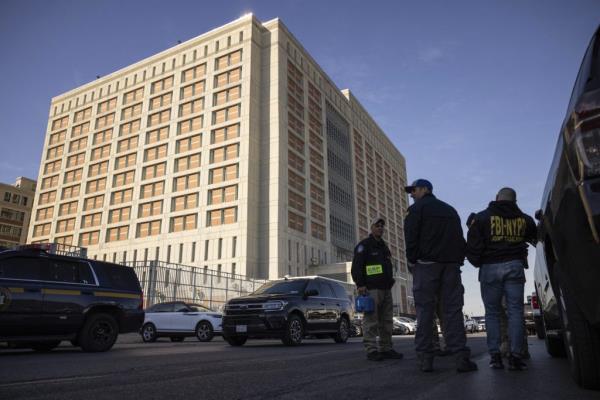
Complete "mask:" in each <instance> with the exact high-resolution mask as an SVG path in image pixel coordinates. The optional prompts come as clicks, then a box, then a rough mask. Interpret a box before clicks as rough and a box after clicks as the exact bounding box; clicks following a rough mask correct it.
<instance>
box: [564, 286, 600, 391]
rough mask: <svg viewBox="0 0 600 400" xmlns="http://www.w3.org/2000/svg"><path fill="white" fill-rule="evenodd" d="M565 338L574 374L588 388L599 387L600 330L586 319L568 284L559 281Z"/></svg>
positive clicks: (577, 380)
mask: <svg viewBox="0 0 600 400" xmlns="http://www.w3.org/2000/svg"><path fill="white" fill-rule="evenodd" d="M559 293H560V296H559V299H558V303H559V306H560V314H561V319H562V322H563V328H564V331H563V332H564V333H563V341H564V344H565V350H566V352H567V356H568V357H569V365H570V367H571V375H572V376H573V379H574V380H575V382H577V384H578V385H580V386H582V387H583V388H585V389H600V370H599V369H598V365H600V334H599V333H598V331H596V330H595V329H594V328H593V327H592V326H591V325H590V324H589V323H588V322H587V321H586V319H585V316H584V315H583V313H582V312H581V310H580V309H579V307H578V306H577V304H576V303H575V301H574V300H573V298H572V297H571V293H570V291H569V290H568V288H567V287H566V286H565V285H564V284H561V285H559Z"/></svg>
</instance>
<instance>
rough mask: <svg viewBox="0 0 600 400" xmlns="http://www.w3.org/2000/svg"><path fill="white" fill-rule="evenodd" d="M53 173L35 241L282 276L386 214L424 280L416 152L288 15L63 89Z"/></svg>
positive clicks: (340, 255) (49, 165) (51, 136)
mask: <svg viewBox="0 0 600 400" xmlns="http://www.w3.org/2000/svg"><path fill="white" fill-rule="evenodd" d="M39 180H40V193H39V194H38V196H37V198H36V201H35V210H36V216H35V222H34V224H33V225H32V227H31V228H30V231H29V239H30V241H32V242H47V241H51V242H60V243H65V244H74V245H79V246H85V247H88V252H89V253H88V254H89V255H91V256H92V257H98V258H101V259H106V260H109V261H119V262H121V261H123V260H127V261H134V260H135V261H140V260H150V259H158V260H162V261H168V262H172V263H173V262H174V263H183V264H189V265H194V266H198V267H200V268H207V269H211V270H215V271H222V272H230V273H237V274H242V275H246V276H249V277H253V278H266V279H274V278H277V277H281V276H283V275H287V274H290V275H305V274H306V272H307V270H308V267H309V265H318V264H327V263H330V262H338V261H348V260H350V259H351V258H352V252H353V248H354V245H355V244H356V243H357V241H358V240H359V239H360V238H362V237H365V236H367V235H368V232H369V226H368V224H369V221H370V218H372V217H373V216H375V215H376V214H379V215H383V216H385V217H386V219H387V225H386V236H385V239H386V241H387V242H388V243H389V246H390V249H391V251H392V255H393V262H394V265H395V266H396V268H397V271H396V274H397V275H398V276H399V277H402V278H403V280H402V282H406V284H404V283H403V284H402V286H403V287H404V290H405V291H407V290H410V289H409V288H410V287H411V285H410V275H409V274H408V271H407V268H406V259H405V254H404V251H405V250H404V249H405V248H404V233H403V217H404V213H405V211H406V207H407V202H408V198H407V196H406V194H405V193H404V192H403V190H402V188H403V186H404V185H405V184H406V168H405V161H404V158H403V156H402V155H401V154H400V152H399V151H398V149H396V147H395V146H394V145H393V143H392V142H391V141H390V140H389V139H388V137H387V136H386V135H385V134H384V132H383V131H382V130H381V129H380V128H379V126H378V125H377V124H376V123H375V121H374V120H373V119H372V117H371V116H370V115H369V114H368V113H367V111H366V110H365V109H364V108H363V107H362V106H361V104H360V103H359V102H358V100H357V99H356V98H355V97H354V96H353V95H352V94H351V93H350V91H349V90H343V91H340V90H339V89H338V88H337V87H336V86H335V84H334V83H333V81H332V80H331V79H330V78H329V77H328V76H327V75H326V73H325V72H324V71H323V70H322V69H321V67H320V66H319V65H318V64H317V62H316V61H315V60H314V59H313V58H312V57H311V56H310V55H309V54H308V53H307V52H306V50H305V49H304V48H303V47H302V45H301V44H300V43H299V42H298V41H297V40H296V38H294V36H293V35H292V34H291V33H290V32H289V31H288V29H287V28H286V27H285V26H284V25H283V23H282V22H281V21H280V20H279V19H274V20H271V21H269V22H265V23H262V22H260V21H258V20H257V19H256V18H255V17H254V16H252V15H247V16H244V17H242V18H240V19H238V20H236V21H233V22H231V23H229V24H226V25H224V26H222V27H220V28H217V29H214V30H212V31H210V32H208V33H205V34H203V35H201V36H198V37H196V38H194V39H191V40H189V41H187V42H184V43H181V44H179V45H177V46H175V47H173V48H170V49H167V50H165V51H163V52H161V53H159V54H156V55H154V56H151V57H149V58H147V59H144V60H142V61H140V62H138V63H136V64H133V65H131V66H128V67H125V68H123V69H121V70H119V71H116V72H114V73H112V74H110V75H107V76H105V77H103V78H100V79H97V80H95V81H93V82H90V83H88V84H86V85H83V86H81V87H78V88H76V89H74V90H71V91H69V92H67V93H65V94H62V95H60V96H58V97H55V98H53V99H52V104H51V108H50V115H49V121H48V128H47V132H46V137H45V143H44V150H43V154H42V160H41V165H40V172H39ZM399 290H400V289H399ZM404 304H406V301H405V302H404Z"/></svg>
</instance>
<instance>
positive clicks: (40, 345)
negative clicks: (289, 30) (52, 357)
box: [29, 340, 60, 353]
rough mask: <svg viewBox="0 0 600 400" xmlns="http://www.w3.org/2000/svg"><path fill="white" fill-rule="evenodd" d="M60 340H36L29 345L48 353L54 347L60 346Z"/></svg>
mask: <svg viewBox="0 0 600 400" xmlns="http://www.w3.org/2000/svg"><path fill="white" fill-rule="evenodd" d="M59 344H60V340H54V341H52V342H34V343H31V344H30V345H29V347H31V348H32V349H33V350H34V351H37V352H39V353H47V352H49V351H51V350H52V349H54V348H56V347H58V345H59Z"/></svg>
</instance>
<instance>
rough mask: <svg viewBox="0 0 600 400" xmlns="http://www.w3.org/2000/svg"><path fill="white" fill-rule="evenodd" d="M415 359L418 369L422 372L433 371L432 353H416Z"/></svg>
mask: <svg viewBox="0 0 600 400" xmlns="http://www.w3.org/2000/svg"><path fill="white" fill-rule="evenodd" d="M417 359H418V360H419V368H420V369H421V371H423V372H432V371H433V354H432V353H418V354H417Z"/></svg>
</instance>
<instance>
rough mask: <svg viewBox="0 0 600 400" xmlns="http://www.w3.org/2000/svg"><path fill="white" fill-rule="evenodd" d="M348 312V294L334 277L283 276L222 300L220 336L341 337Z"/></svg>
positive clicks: (236, 342)
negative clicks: (225, 302) (221, 332)
mask: <svg viewBox="0 0 600 400" xmlns="http://www.w3.org/2000/svg"><path fill="white" fill-rule="evenodd" d="M353 318H354V315H353V309H352V302H351V296H349V295H348V293H347V292H346V290H345V289H344V286H342V284H340V283H339V282H337V281H335V280H333V279H328V278H323V277H297V278H286V279H281V280H275V281H271V282H267V283H265V284H264V285H263V286H261V287H260V288H259V289H258V290H256V291H255V292H254V293H252V294H251V295H248V296H244V297H238V298H236V299H232V300H230V301H229V302H227V304H226V305H225V309H224V313H223V338H224V339H225V340H226V341H227V342H228V343H229V344H230V345H232V346H241V345H243V344H244V343H246V340H247V339H248V338H280V339H281V340H282V341H283V343H284V344H286V345H288V346H296V345H299V344H300V343H301V342H302V339H303V338H304V337H305V336H307V335H315V336H316V337H318V338H321V337H332V338H333V339H334V340H335V341H336V343H345V342H346V341H347V340H348V336H350V321H352V320H353Z"/></svg>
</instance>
